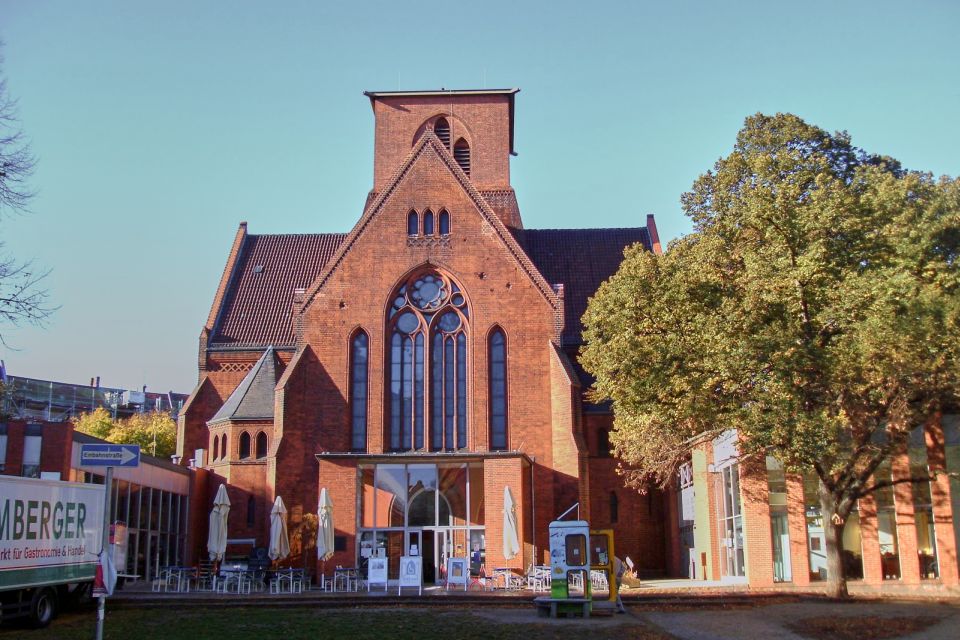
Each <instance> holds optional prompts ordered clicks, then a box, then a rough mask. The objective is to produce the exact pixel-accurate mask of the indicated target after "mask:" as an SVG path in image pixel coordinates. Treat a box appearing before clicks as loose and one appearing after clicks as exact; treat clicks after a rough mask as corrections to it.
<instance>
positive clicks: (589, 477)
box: [178, 90, 670, 582]
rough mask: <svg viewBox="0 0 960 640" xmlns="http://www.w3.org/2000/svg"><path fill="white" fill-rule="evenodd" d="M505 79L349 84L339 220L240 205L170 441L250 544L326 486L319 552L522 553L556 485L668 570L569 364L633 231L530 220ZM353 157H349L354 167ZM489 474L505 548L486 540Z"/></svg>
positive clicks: (598, 410) (297, 513) (653, 509)
mask: <svg viewBox="0 0 960 640" xmlns="http://www.w3.org/2000/svg"><path fill="white" fill-rule="evenodd" d="M516 93H517V90H482V91H428V92H376V93H373V92H371V93H367V94H366V95H367V96H368V98H369V99H370V103H371V105H372V107H373V113H374V122H375V130H376V135H375V150H374V180H373V187H372V190H371V191H370V193H369V194H368V196H367V199H366V205H365V207H364V210H363V212H362V214H361V215H360V217H359V220H358V221H357V223H356V224H355V225H354V227H353V229H352V230H351V231H350V232H349V233H348V234H345V235H344V234H305V235H299V234H298V235H255V234H251V233H248V230H247V225H246V223H241V224H240V227H239V229H238V231H237V233H236V237H235V239H234V242H233V246H232V248H231V251H230V254H229V256H228V258H227V264H226V267H225V269H224V273H223V277H222V279H221V282H220V285H219V287H218V289H217V292H216V295H215V297H214V301H213V305H212V308H211V310H210V314H209V316H208V318H207V321H206V323H205V324H204V327H203V329H202V331H201V337H200V349H199V354H198V365H199V374H200V375H199V381H198V384H197V387H196V388H195V390H194V391H193V393H192V394H191V396H190V398H189V399H188V401H187V402H186V404H185V405H184V408H183V411H182V412H181V415H180V420H179V434H178V454H179V455H180V456H181V459H182V461H183V463H184V464H186V463H187V462H188V461H189V460H191V459H193V460H196V461H197V462H199V463H200V464H201V465H203V466H205V467H207V468H208V469H209V470H210V471H211V473H212V476H211V481H210V484H209V489H210V492H211V496H212V492H214V491H215V490H216V489H217V487H218V486H219V484H221V483H222V484H226V485H227V487H228V491H229V495H230V499H231V503H232V504H233V505H234V506H233V508H232V509H231V511H230V523H229V531H230V537H231V538H252V539H254V540H255V544H257V545H261V546H265V545H266V544H267V533H268V532H267V528H266V526H267V519H266V518H265V517H259V515H258V516H257V517H251V515H252V514H251V512H252V513H254V514H266V513H267V512H268V509H269V504H270V503H271V502H272V501H273V500H274V498H275V496H278V495H279V496H282V498H283V500H284V501H285V503H286V504H287V506H288V509H289V511H290V518H291V526H296V524H297V523H298V520H299V519H300V518H301V517H302V515H303V514H305V513H316V512H317V500H318V495H319V491H320V489H321V488H326V489H327V490H328V491H329V493H330V495H331V497H332V500H333V503H334V522H335V526H336V549H337V551H336V553H335V555H334V557H333V558H332V559H331V560H330V561H329V563H335V564H343V565H347V566H355V565H356V566H360V567H363V566H364V565H365V563H366V560H367V558H369V557H371V556H373V555H377V554H384V555H386V557H387V558H388V559H389V563H388V565H389V571H390V574H391V577H396V574H397V570H398V566H399V557H400V555H403V554H405V553H407V552H409V551H410V550H411V548H412V547H414V546H415V547H416V548H417V550H418V552H419V553H420V554H421V555H422V556H423V557H424V576H423V577H424V580H425V581H426V582H431V581H436V580H439V579H440V573H441V572H442V570H443V567H444V560H445V559H446V558H448V557H453V556H461V557H465V556H469V557H471V558H473V559H474V560H475V561H476V560H477V559H478V558H479V559H480V560H481V561H482V562H483V563H485V564H486V566H487V567H488V568H493V567H515V568H525V567H526V566H528V565H529V564H530V563H532V562H534V561H537V562H542V561H543V559H544V555H545V554H544V552H545V550H546V548H547V546H548V544H547V524H548V523H549V522H550V521H551V520H552V519H554V518H555V517H556V516H558V515H559V514H560V513H562V512H563V511H565V510H566V509H567V508H568V507H570V506H571V505H573V504H575V503H579V504H580V513H581V516H582V517H585V518H589V519H590V520H591V524H592V525H594V526H596V527H611V528H613V529H614V530H615V532H616V535H617V542H616V544H617V549H618V551H619V552H620V553H621V554H623V555H629V556H631V557H632V558H633V560H634V562H635V563H636V565H637V567H638V569H639V571H640V573H641V574H646V575H662V574H664V573H665V572H666V571H667V556H668V552H667V549H668V547H669V546H670V545H668V543H667V532H666V530H665V521H666V517H665V513H666V508H667V503H666V502H665V500H664V497H663V495H661V494H659V493H656V492H654V493H651V494H649V495H639V494H638V493H637V492H636V491H633V490H628V489H626V488H624V486H623V483H622V482H621V481H620V479H619V478H618V476H617V475H616V473H615V463H614V461H613V460H612V459H611V458H610V457H609V446H608V445H607V440H606V433H607V431H608V430H609V429H610V427H611V425H612V416H611V415H610V412H609V410H608V409H606V408H605V407H600V406H593V405H590V404H588V403H586V402H585V401H584V398H583V391H584V389H585V388H586V387H587V386H588V385H589V383H590V380H589V379H587V378H586V376H585V374H584V373H583V371H582V370H580V369H579V367H578V366H577V364H576V359H575V358H576V352H577V350H578V348H579V346H580V342H581V330H582V326H581V324H580V318H581V316H582V314H583V312H584V310H585V308H586V304H587V299H588V297H589V296H590V295H592V294H593V293H594V292H595V291H596V289H597V287H598V286H599V285H600V283H601V282H603V281H604V280H605V279H606V278H608V277H610V276H611V275H612V274H613V273H614V272H615V271H616V269H617V267H618V266H619V264H620V261H621V260H622V256H623V250H624V248H625V247H627V246H628V245H631V244H635V243H641V244H642V245H643V246H644V247H646V248H647V249H648V250H651V251H658V252H659V251H660V245H659V239H658V236H657V231H656V226H655V224H654V221H653V217H652V216H649V217H648V218H647V221H646V226H644V227H639V228H629V229H564V230H558V229H554V230H532V229H526V228H524V226H523V222H522V218H521V216H520V211H519V207H518V205H517V200H516V196H515V194H514V191H513V188H512V186H511V183H510V156H511V154H513V153H514V148H513V146H514V145H513V141H514V134H513V127H514V117H513V114H514V104H515V98H516ZM358 170H361V168H359V167H358ZM505 491H509V493H510V494H511V496H512V497H513V499H514V501H515V503H516V505H517V506H516V510H515V511H516V513H515V515H516V520H517V523H518V528H519V538H520V541H521V547H522V551H521V553H520V554H519V555H517V556H515V557H512V558H506V557H504V554H503V546H504V545H503V542H502V540H503V525H504V513H503V510H504V500H505Z"/></svg>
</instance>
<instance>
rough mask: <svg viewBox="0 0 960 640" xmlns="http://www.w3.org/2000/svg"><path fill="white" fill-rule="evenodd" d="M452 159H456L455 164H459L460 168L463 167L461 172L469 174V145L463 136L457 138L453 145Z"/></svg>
mask: <svg viewBox="0 0 960 640" xmlns="http://www.w3.org/2000/svg"><path fill="white" fill-rule="evenodd" d="M453 159H454V160H456V161H457V164H458V165H460V168H461V169H463V172H464V173H465V174H467V175H468V176H469V175H470V145H469V144H467V141H466V140H464V139H463V138H460V139H459V140H457V144H455V145H453Z"/></svg>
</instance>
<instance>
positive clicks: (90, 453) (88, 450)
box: [80, 444, 140, 467]
mask: <svg viewBox="0 0 960 640" xmlns="http://www.w3.org/2000/svg"><path fill="white" fill-rule="evenodd" d="M80 466H81V467H139V466H140V445H138V444H81V445H80Z"/></svg>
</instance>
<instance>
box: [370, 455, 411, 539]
mask: <svg viewBox="0 0 960 640" xmlns="http://www.w3.org/2000/svg"><path fill="white" fill-rule="evenodd" d="M406 511H407V474H406V470H405V468H404V466H403V465H402V464H381V465H377V526H378V527H402V526H403V518H404V514H405V513H406Z"/></svg>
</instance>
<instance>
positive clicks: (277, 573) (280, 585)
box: [267, 567, 304, 593]
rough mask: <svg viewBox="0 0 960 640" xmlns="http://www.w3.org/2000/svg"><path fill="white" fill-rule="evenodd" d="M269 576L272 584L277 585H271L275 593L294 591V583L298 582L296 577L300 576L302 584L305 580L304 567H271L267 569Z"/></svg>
mask: <svg viewBox="0 0 960 640" xmlns="http://www.w3.org/2000/svg"><path fill="white" fill-rule="evenodd" d="M267 576H269V578H270V584H271V585H276V586H271V591H273V592H274V593H283V592H284V591H286V592H288V593H293V585H294V583H295V582H296V578H297V577H299V578H300V581H301V585H302V584H303V580H304V575H303V569H294V568H293V567H289V568H286V569H270V570H269V571H267ZM301 588H302V587H301Z"/></svg>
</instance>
